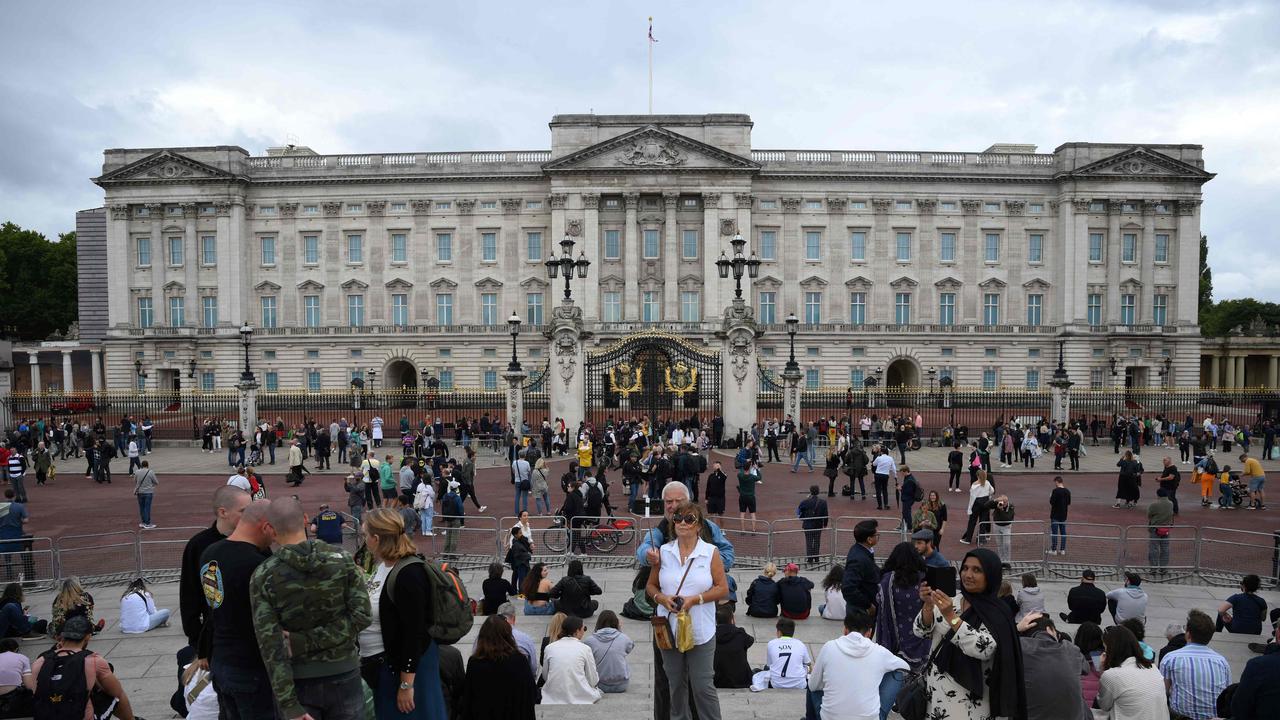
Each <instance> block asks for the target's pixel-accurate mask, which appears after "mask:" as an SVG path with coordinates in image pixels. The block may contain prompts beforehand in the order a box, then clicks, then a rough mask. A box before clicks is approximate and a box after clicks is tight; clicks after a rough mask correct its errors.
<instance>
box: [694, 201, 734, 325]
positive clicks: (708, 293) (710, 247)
mask: <svg viewBox="0 0 1280 720" xmlns="http://www.w3.org/2000/svg"><path fill="white" fill-rule="evenodd" d="M720 197H721V194H720V193H718V192H706V193H703V194H702V248H701V252H702V319H703V320H705V321H708V322H710V321H713V320H715V319H716V318H717V317H719V316H720V308H722V307H724V300H723V299H721V297H720V285H721V283H720V272H719V271H718V270H717V269H716V258H718V257H720V250H721V248H723V247H724V241H725V238H724V235H723V233H722V232H721V222H720ZM729 225H730V226H731V227H733V226H734V223H733V221H732V220H731V221H729Z"/></svg>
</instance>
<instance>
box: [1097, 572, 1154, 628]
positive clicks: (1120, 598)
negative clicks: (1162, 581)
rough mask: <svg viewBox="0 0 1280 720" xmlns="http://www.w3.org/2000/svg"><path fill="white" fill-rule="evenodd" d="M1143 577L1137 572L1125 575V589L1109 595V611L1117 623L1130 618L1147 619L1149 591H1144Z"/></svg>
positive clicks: (1118, 589) (1113, 591)
mask: <svg viewBox="0 0 1280 720" xmlns="http://www.w3.org/2000/svg"><path fill="white" fill-rule="evenodd" d="M1140 585H1142V576H1141V575H1139V574H1138V573H1136V572H1126V573H1125V574H1124V587H1122V588H1116V589H1115V590H1112V591H1111V592H1109V593H1107V609H1108V610H1110V611H1111V619H1112V620H1113V621H1115V622H1117V623H1120V622H1124V621H1125V620H1128V619H1129V618H1138V619H1139V620H1142V621H1143V622H1146V619H1147V601H1148V598H1147V591H1146V590H1143V589H1142V588H1141V587H1139V586H1140Z"/></svg>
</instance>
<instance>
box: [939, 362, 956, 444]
mask: <svg viewBox="0 0 1280 720" xmlns="http://www.w3.org/2000/svg"><path fill="white" fill-rule="evenodd" d="M955 384H956V381H955V380H952V379H951V376H950V375H943V376H942V379H941V380H939V381H938V388H939V390H940V391H941V392H942V402H943V403H944V404H943V407H947V408H950V409H951V432H953V433H954V432H955V431H956V407H955V403H954V402H953V400H954V397H955V393H956V391H955Z"/></svg>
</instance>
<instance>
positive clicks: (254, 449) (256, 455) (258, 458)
mask: <svg viewBox="0 0 1280 720" xmlns="http://www.w3.org/2000/svg"><path fill="white" fill-rule="evenodd" d="M249 464H250V465H255V466H256V465H261V464H262V445H260V444H258V443H257V442H256V441H255V442H254V443H253V444H252V445H250V446H249Z"/></svg>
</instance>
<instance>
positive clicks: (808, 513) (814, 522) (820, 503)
mask: <svg viewBox="0 0 1280 720" xmlns="http://www.w3.org/2000/svg"><path fill="white" fill-rule="evenodd" d="M796 514H797V515H798V516H799V517H800V518H801V519H802V520H803V522H801V523H800V525H801V526H802V527H803V528H804V529H805V530H818V529H820V528H824V527H826V526H827V520H828V518H827V501H826V500H823V499H822V498H820V497H818V496H817V495H810V496H809V497H807V498H805V499H804V500H802V501H801V502H800V507H799V508H797V509H796Z"/></svg>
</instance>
